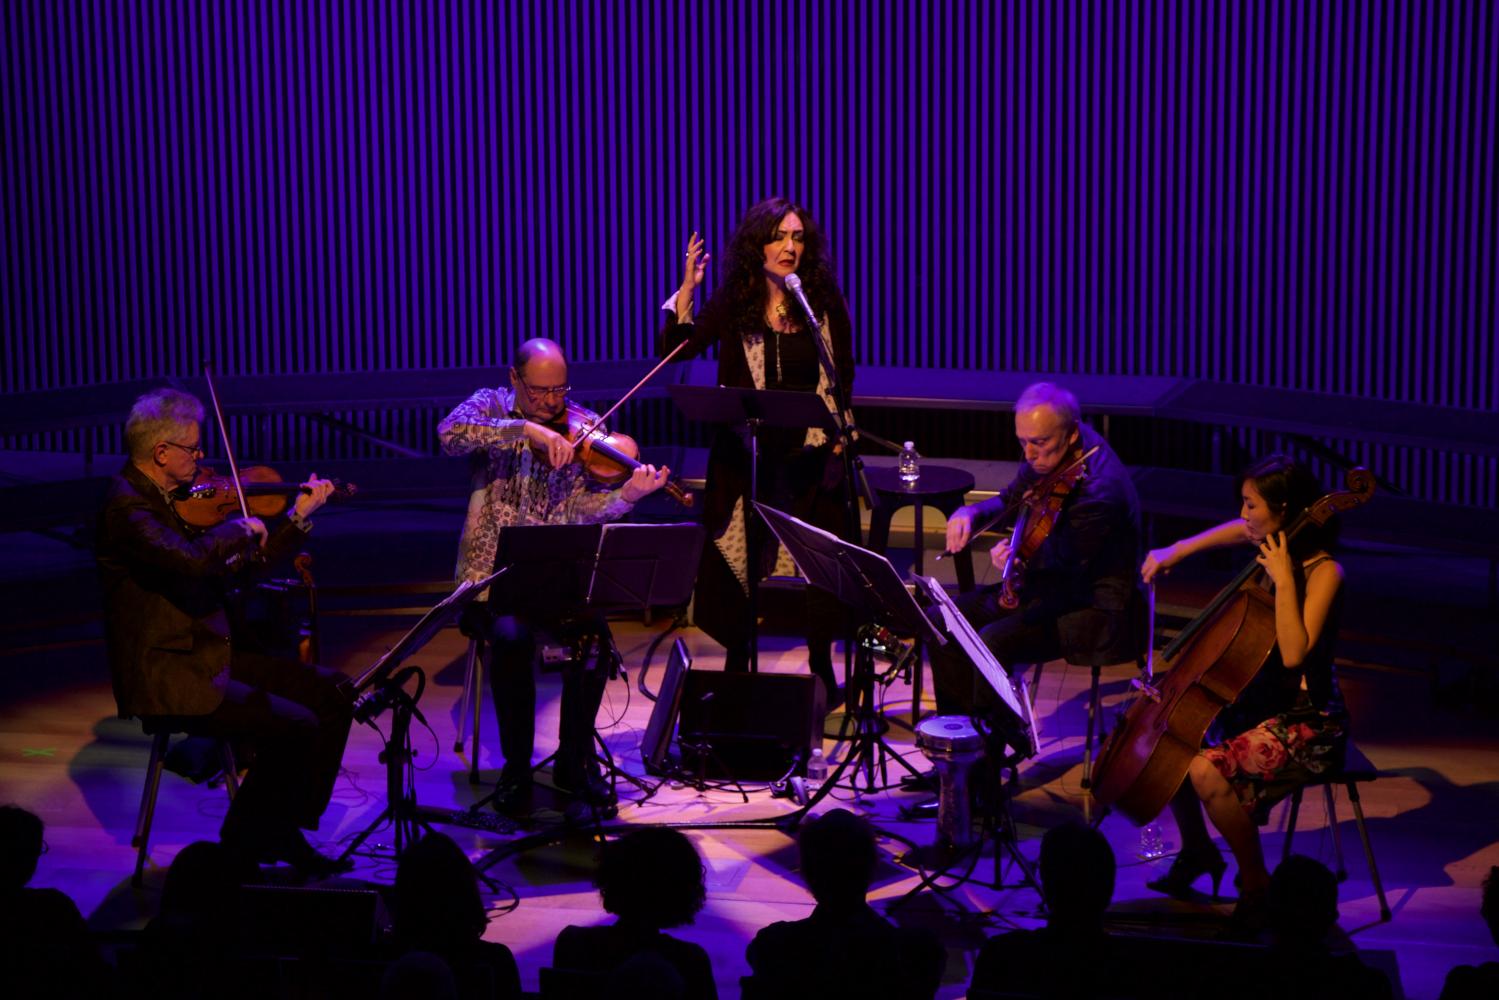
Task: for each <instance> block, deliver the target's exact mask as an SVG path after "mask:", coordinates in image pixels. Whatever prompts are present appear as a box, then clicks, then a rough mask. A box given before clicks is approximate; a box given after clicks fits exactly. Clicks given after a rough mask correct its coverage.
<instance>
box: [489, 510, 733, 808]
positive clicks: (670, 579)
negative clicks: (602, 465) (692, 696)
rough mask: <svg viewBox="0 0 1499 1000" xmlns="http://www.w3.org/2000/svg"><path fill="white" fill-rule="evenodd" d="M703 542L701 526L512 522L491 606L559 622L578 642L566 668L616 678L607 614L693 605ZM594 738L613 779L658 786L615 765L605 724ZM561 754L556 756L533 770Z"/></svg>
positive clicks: (499, 554) (619, 664) (618, 663)
mask: <svg viewBox="0 0 1499 1000" xmlns="http://www.w3.org/2000/svg"><path fill="white" fill-rule="evenodd" d="M702 544H703V529H702V526H701V525H698V524H543V525H515V526H511V527H507V528H505V529H504V530H503V531H502V532H500V543H499V547H498V550H497V551H496V553H495V567H496V569H497V570H498V571H499V572H503V573H505V574H506V575H505V576H504V577H503V578H502V579H496V582H495V583H494V585H493V586H491V588H490V594H489V607H490V609H491V610H492V611H493V612H494V613H496V614H516V613H518V614H525V615H531V616H538V617H544V618H546V619H547V620H549V621H551V622H556V623H559V626H560V627H559V629H558V631H559V633H560V634H559V635H558V636H556V637H557V638H561V639H563V640H565V641H566V642H567V644H568V645H569V646H570V647H571V655H570V656H569V657H568V659H567V661H566V664H565V665H564V667H563V669H564V670H574V671H580V672H581V671H583V670H585V669H589V667H588V664H589V663H590V662H591V663H592V669H606V670H608V671H609V673H610V676H611V677H612V676H614V675H615V673H616V671H619V670H622V669H623V666H624V664H623V661H622V660H621V658H620V655H619V650H618V649H617V648H616V647H615V645H614V636H613V634H612V633H611V632H610V630H609V623H608V622H607V621H606V620H605V618H604V615H605V613H607V612H609V611H621V610H643V609H646V608H649V607H652V606H654V605H670V604H683V603H686V601H687V600H688V598H689V597H690V596H691V594H692V584H693V582H694V580H695V578H696V574H697V564H698V557H699V555H700V554H701V551H702ZM498 575H499V573H496V576H498ZM491 579H495V578H494V577H491ZM590 723H592V720H590ZM594 742H595V744H596V746H597V748H598V749H597V751H596V752H595V754H594V756H595V758H596V759H597V760H598V761H599V763H600V764H602V765H603V766H604V768H605V773H607V774H608V775H609V778H610V782H611V785H617V784H618V781H619V780H620V779H623V780H625V781H627V782H629V783H630V784H632V785H634V786H635V787H636V788H638V789H640V790H641V791H642V792H645V793H646V795H647V796H649V795H650V794H651V793H653V792H654V791H655V789H654V787H652V786H651V785H649V784H648V783H646V782H644V781H642V780H641V779H639V778H637V777H635V776H634V775H632V774H629V773H627V772H625V771H624V770H622V769H621V768H619V767H618V766H617V765H616V764H615V763H614V758H613V756H612V755H611V754H610V753H609V749H608V744H606V743H605V742H604V740H603V737H601V736H600V735H599V734H598V732H597V730H595V731H594ZM555 757H556V754H555V753H553V754H551V755H549V756H548V757H547V758H545V759H544V760H542V761H541V763H539V764H537V765H535V767H534V768H532V770H536V769H539V768H542V767H545V766H546V764H547V763H548V761H551V760H552V759H553V758H555ZM493 798H494V795H493V793H492V794H490V795H488V796H485V797H484V798H483V799H480V800H479V801H478V802H476V803H474V805H472V806H470V807H469V812H470V813H476V812H480V811H481V810H482V809H483V807H484V806H485V805H486V804H488V802H489V801H490V800H491V799H493Z"/></svg>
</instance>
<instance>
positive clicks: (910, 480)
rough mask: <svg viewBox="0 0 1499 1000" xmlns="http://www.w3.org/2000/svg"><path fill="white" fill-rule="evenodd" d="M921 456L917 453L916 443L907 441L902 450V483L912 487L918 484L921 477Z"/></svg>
mask: <svg viewBox="0 0 1499 1000" xmlns="http://www.w3.org/2000/svg"><path fill="white" fill-rule="evenodd" d="M920 459H921V456H920V455H918V454H916V445H915V444H914V443H913V442H911V441H907V442H906V446H905V447H904V448H902V449H901V450H900V481H901V483H902V485H904V486H906V487H907V488H910V487H912V486H915V485H916V481H917V480H918V479H920V478H921V463H920Z"/></svg>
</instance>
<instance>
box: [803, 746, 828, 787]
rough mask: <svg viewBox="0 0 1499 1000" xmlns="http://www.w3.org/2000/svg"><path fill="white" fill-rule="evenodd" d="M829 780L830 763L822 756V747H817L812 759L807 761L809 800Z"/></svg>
mask: <svg viewBox="0 0 1499 1000" xmlns="http://www.w3.org/2000/svg"><path fill="white" fill-rule="evenodd" d="M827 780H828V762H827V759H826V758H824V757H823V755H822V747H816V748H815V749H813V751H812V759H811V760H809V761H807V798H809V799H810V798H811V797H812V796H814V795H816V794H817V790H818V789H819V788H821V787H822V783H823V782H824V781H827Z"/></svg>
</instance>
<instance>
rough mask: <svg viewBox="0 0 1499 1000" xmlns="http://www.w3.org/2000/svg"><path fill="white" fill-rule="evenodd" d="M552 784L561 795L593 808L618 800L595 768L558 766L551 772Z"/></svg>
mask: <svg viewBox="0 0 1499 1000" xmlns="http://www.w3.org/2000/svg"><path fill="white" fill-rule="evenodd" d="M552 784H553V785H554V786H555V787H556V789H557V791H559V792H561V793H562V794H563V795H566V796H568V797H569V798H572V799H574V800H576V801H578V802H582V803H584V804H585V805H589V806H593V807H595V808H604V807H607V806H612V805H614V804H615V803H616V802H618V801H619V796H617V795H615V794H614V789H613V787H611V786H610V784H609V782H608V781H606V780H605V779H604V776H603V775H602V774H599V772H598V770H597V769H596V768H589V767H584V768H570V767H565V768H558V769H557V770H555V771H553V772H552Z"/></svg>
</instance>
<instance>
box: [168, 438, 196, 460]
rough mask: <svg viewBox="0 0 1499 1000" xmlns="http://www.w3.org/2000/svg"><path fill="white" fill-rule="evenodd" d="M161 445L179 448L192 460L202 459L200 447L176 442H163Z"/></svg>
mask: <svg viewBox="0 0 1499 1000" xmlns="http://www.w3.org/2000/svg"><path fill="white" fill-rule="evenodd" d="M162 444H169V445H171V446H172V447H173V448H181V449H182V450H183V451H185V452H187V453H188V454H189V455H191V456H193V457H194V458H202V457H203V446H202V445H197V444H178V443H177V442H176V441H163V442H162Z"/></svg>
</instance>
